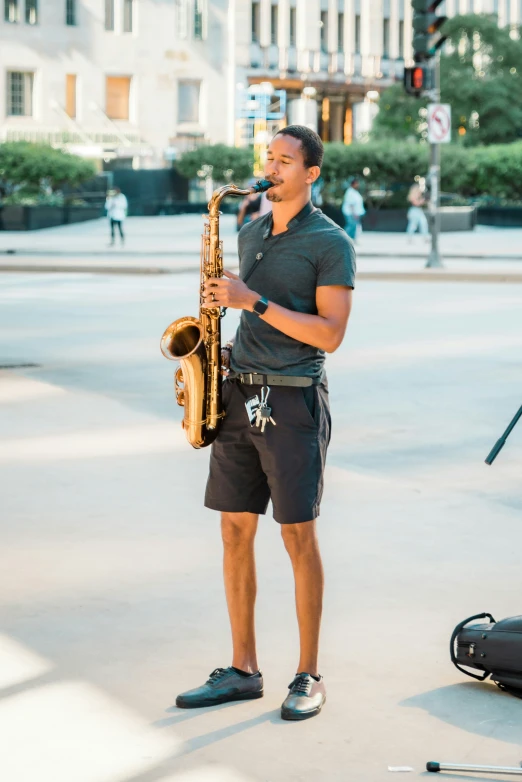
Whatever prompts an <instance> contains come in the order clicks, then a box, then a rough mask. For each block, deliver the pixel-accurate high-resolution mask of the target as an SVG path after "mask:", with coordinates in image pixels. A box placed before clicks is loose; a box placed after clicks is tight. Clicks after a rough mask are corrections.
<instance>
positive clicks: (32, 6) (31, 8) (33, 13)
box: [25, 0, 38, 24]
mask: <svg viewBox="0 0 522 782" xmlns="http://www.w3.org/2000/svg"><path fill="white" fill-rule="evenodd" d="M25 21H26V23H27V24H37V23H38V0H25Z"/></svg>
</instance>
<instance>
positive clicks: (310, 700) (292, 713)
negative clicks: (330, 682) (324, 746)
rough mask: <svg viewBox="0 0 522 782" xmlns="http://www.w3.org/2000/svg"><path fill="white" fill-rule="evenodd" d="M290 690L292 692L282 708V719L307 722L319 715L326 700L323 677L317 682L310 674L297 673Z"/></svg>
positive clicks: (289, 687) (289, 686)
mask: <svg viewBox="0 0 522 782" xmlns="http://www.w3.org/2000/svg"><path fill="white" fill-rule="evenodd" d="M288 689H289V690H290V692H289V693H288V695H287V696H286V698H285V700H284V703H283V705H282V706H281V718H282V719H284V720H307V719H309V717H315V715H316V714H319V712H320V711H321V709H322V708H323V705H324V702H325V700H326V689H325V686H324V679H323V677H322V676H320V677H319V681H317V679H314V677H313V676H311V675H310V674H309V673H297V674H296V676H295V679H294V680H293V682H291V684H289V685H288Z"/></svg>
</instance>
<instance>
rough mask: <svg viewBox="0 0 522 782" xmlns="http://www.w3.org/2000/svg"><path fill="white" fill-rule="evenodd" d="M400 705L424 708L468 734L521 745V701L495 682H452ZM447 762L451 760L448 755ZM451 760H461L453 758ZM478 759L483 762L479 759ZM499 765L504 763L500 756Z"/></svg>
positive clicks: (455, 761)
mask: <svg viewBox="0 0 522 782" xmlns="http://www.w3.org/2000/svg"><path fill="white" fill-rule="evenodd" d="M400 705H401V706H407V707H410V708H415V709H423V710H424V711H426V712H428V714H431V716H433V717H436V718H437V719H439V720H441V721H442V722H446V723H447V724H448V725H454V726H455V727H457V728H460V729H461V730H465V731H467V732H468V733H475V734H477V735H478V736H484V737H485V738H495V739H498V740H499V741H505V742H507V743H510V744H516V745H517V746H520V736H521V735H522V708H521V707H522V704H521V703H520V701H517V699H516V698H513V696H511V695H508V694H507V693H504V692H501V691H500V690H499V689H498V688H497V687H496V685H493V684H489V683H488V684H485V683H484V684H482V683H480V682H477V683H476V684H475V683H474V682H463V683H462V684H453V685H450V686H449V687H440V688H438V689H436V690H431V691H430V692H426V693H422V694H420V695H415V696H414V697H413V698H408V699H407V700H405V701H402V702H401V704H400ZM432 759H435V758H432ZM446 762H449V761H448V759H447V758H446ZM452 762H454V763H458V762H459V761H458V760H456V759H455V758H454V759H453V761H452ZM466 762H468V763H470V762H473V761H469V760H468V761H466ZM476 762H477V763H479V762H480V761H479V760H478V759H477V761H476ZM498 764H499V765H505V764H502V759H501V758H499V761H498Z"/></svg>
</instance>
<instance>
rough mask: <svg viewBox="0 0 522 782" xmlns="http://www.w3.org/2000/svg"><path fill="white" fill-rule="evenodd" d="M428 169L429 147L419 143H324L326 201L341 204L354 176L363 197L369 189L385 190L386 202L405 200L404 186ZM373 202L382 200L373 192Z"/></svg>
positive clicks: (378, 191)
mask: <svg viewBox="0 0 522 782" xmlns="http://www.w3.org/2000/svg"><path fill="white" fill-rule="evenodd" d="M427 169H428V148H427V147H426V145H422V144H408V143H397V142H395V143H394V142H382V143H380V142H370V143H369V144H350V145H349V146H345V145H344V144H326V145H325V154H324V161H323V165H322V168H321V175H322V177H323V179H324V181H325V186H324V190H323V197H324V199H325V201H327V202H329V203H333V204H337V205H338V204H340V203H341V201H342V198H343V194H344V191H345V190H346V187H347V186H348V183H349V181H350V180H351V179H352V178H353V177H355V176H356V177H357V178H358V179H359V180H360V182H361V191H362V192H363V193H364V195H365V200H366V201H368V198H370V201H372V196H371V195H369V194H371V193H381V194H382V193H383V192H386V193H387V196H386V198H385V199H384V200H385V202H386V205H387V206H389V207H391V206H396V205H397V204H398V202H399V203H400V205H402V204H403V203H404V199H405V194H404V193H403V191H404V190H406V192H407V190H408V189H409V187H410V186H411V184H412V182H413V181H414V178H415V177H416V176H424V175H425V174H426V172H427ZM373 200H375V202H376V203H377V202H381V201H382V200H383V197H382V195H381V196H374V197H373Z"/></svg>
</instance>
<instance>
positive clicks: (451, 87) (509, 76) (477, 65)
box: [373, 14, 522, 145]
mask: <svg viewBox="0 0 522 782" xmlns="http://www.w3.org/2000/svg"><path fill="white" fill-rule="evenodd" d="M444 32H445V34H446V35H447V36H448V42H447V43H446V46H445V51H444V54H443V55H442V56H441V100H442V102H443V103H449V104H451V107H452V123H453V128H452V130H453V138H459V137H460V138H461V140H462V142H463V143H464V144H466V145H475V144H499V143H506V142H512V141H515V140H517V139H518V138H521V137H522V40H521V34H522V28H520V27H518V28H516V29H514V28H512V27H498V23H497V18H496V16H493V15H487V14H466V15H462V16H456V17H454V18H453V19H449V20H448V21H447V22H446V24H445V26H444ZM427 102H428V101H427V100H426V99H416V98H412V97H409V96H407V95H405V93H404V90H403V88H402V86H401V85H394V86H393V87H391V88H389V89H388V90H385V91H384V92H383V93H382V95H381V98H380V101H379V104H380V109H379V114H378V115H377V117H376V119H375V123H374V128H373V134H374V138H383V137H387V138H390V137H393V138H408V137H410V138H412V139H416V140H423V139H425V138H426V130H427V128H426V119H425V117H426V115H425V108H426V104H427ZM408 118H409V119H408Z"/></svg>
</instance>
